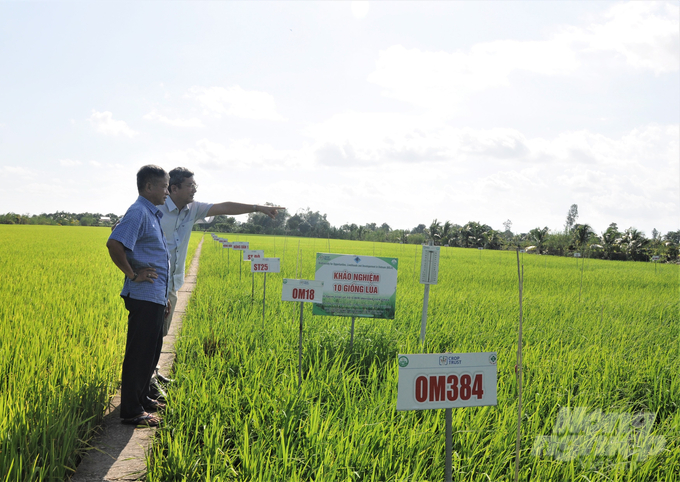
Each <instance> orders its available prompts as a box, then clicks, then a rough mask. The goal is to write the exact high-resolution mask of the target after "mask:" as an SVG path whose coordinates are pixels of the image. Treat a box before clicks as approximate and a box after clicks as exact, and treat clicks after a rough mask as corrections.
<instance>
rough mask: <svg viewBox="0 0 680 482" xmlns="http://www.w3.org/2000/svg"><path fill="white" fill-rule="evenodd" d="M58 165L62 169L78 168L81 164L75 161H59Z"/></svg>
mask: <svg viewBox="0 0 680 482" xmlns="http://www.w3.org/2000/svg"><path fill="white" fill-rule="evenodd" d="M59 164H61V165H62V166H63V167H75V166H80V165H82V164H83V163H82V162H80V161H78V160H75V159H59Z"/></svg>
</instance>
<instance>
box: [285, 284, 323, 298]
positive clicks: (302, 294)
mask: <svg viewBox="0 0 680 482" xmlns="http://www.w3.org/2000/svg"><path fill="white" fill-rule="evenodd" d="M322 300H323V282H321V281H313V280H306V279H289V278H284V279H283V289H282V290H281V301H306V302H309V303H321V301H322Z"/></svg>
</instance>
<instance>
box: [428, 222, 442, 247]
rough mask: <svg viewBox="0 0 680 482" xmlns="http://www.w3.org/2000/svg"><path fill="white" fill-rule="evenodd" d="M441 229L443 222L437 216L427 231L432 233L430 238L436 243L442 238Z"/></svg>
mask: <svg viewBox="0 0 680 482" xmlns="http://www.w3.org/2000/svg"><path fill="white" fill-rule="evenodd" d="M441 229H442V223H440V222H439V221H437V219H436V218H435V220H434V221H432V224H430V227H429V228H428V230H427V232H428V234H429V235H430V239H431V240H432V241H433V242H434V244H435V245H436V244H439V240H440V239H441Z"/></svg>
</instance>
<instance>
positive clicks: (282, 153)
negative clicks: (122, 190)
mask: <svg viewBox="0 0 680 482" xmlns="http://www.w3.org/2000/svg"><path fill="white" fill-rule="evenodd" d="M163 158H164V160H163V164H167V163H168V162H169V163H171V164H173V165H198V166H201V167H202V168H204V169H207V170H222V169H228V170H229V171H234V172H243V171H246V170H250V169H256V170H258V171H262V172H264V171H281V170H284V169H300V168H303V167H305V166H309V165H311V164H312V161H311V154H310V153H309V152H308V149H307V148H306V147H303V148H301V149H300V150H282V149H276V148H274V147H272V146H270V145H268V144H256V143H253V142H252V141H251V140H250V139H231V140H229V142H228V144H226V145H225V144H222V143H220V142H215V141H211V140H209V139H201V140H199V141H197V142H196V146H195V147H193V148H190V149H187V150H184V151H175V152H170V153H166V154H163ZM151 162H154V161H151Z"/></svg>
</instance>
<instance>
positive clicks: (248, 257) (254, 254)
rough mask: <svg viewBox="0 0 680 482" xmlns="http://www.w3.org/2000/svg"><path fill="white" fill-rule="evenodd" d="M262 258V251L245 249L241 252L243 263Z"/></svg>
mask: <svg viewBox="0 0 680 482" xmlns="http://www.w3.org/2000/svg"><path fill="white" fill-rule="evenodd" d="M262 258H264V250H263V249H246V250H245V251H244V252H243V261H252V260H254V259H262Z"/></svg>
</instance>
